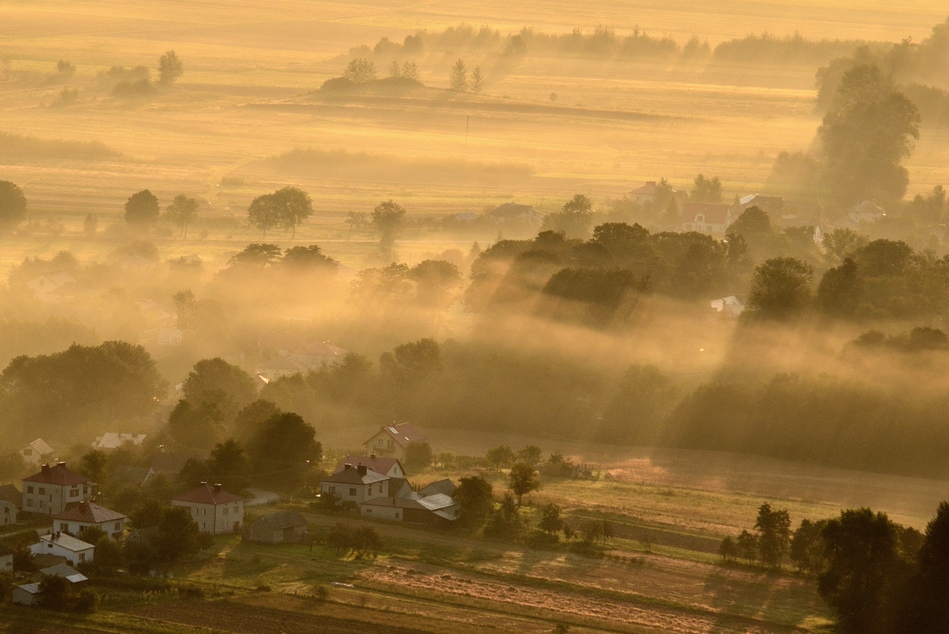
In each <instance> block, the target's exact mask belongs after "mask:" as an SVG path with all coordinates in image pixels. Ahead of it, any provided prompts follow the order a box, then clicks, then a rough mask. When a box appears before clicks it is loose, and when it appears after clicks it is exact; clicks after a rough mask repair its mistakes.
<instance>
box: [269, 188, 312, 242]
mask: <svg viewBox="0 0 949 634" xmlns="http://www.w3.org/2000/svg"><path fill="white" fill-rule="evenodd" d="M273 196H274V197H273V205H274V207H275V209H276V214H277V218H278V219H279V225H280V226H281V227H283V228H284V229H290V231H291V234H290V237H291V238H295V237H296V235H297V225H298V224H300V223H302V222H303V221H305V220H306V219H307V218H309V217H310V215H311V214H312V213H313V203H312V201H311V200H310V195H309V194H308V193H306V192H305V191H303V190H302V189H300V188H298V187H289V186H288V187H283V188H281V189H278V190H277V191H275V192H274V193H273Z"/></svg>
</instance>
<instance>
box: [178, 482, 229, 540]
mask: <svg viewBox="0 0 949 634" xmlns="http://www.w3.org/2000/svg"><path fill="white" fill-rule="evenodd" d="M171 505H172V506H181V507H184V508H187V509H189V511H190V513H191V519H193V520H194V521H195V522H196V523H197V524H198V528H199V529H201V531H202V532H204V533H211V534H212V535H223V534H225V533H239V532H240V531H241V527H242V526H243V525H244V498H242V497H241V496H239V495H234V494H233V493H228V492H227V491H225V490H223V489H222V488H221V485H220V484H213V485H212V484H208V483H207V482H202V483H201V486H199V487H198V488H197V489H193V490H191V491H188V492H187V493H182V494H181V495H179V496H178V497H176V498H173V499H172V500H171Z"/></svg>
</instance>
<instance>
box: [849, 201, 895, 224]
mask: <svg viewBox="0 0 949 634" xmlns="http://www.w3.org/2000/svg"><path fill="white" fill-rule="evenodd" d="M847 217H848V218H850V219H851V220H853V221H854V222H879V221H880V220H883V219H884V218H886V210H885V209H883V207H880V206H879V205H878V204H876V201H873V200H865V201H863V202H862V203H859V204H857V205H854V206H853V207H851V208H850V209H848V210H847Z"/></svg>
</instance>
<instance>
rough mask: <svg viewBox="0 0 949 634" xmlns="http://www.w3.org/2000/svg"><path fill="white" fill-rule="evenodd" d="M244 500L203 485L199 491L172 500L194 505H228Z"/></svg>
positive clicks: (189, 492)
mask: <svg viewBox="0 0 949 634" xmlns="http://www.w3.org/2000/svg"><path fill="white" fill-rule="evenodd" d="M243 499H244V498H242V497H241V496H239V495H234V494H233V493H228V492H227V491H225V490H224V489H218V488H216V487H214V486H211V485H210V484H202V485H201V486H199V487H198V488H197V489H194V490H192V491H188V492H187V493H182V494H181V495H179V496H177V497H175V498H172V501H174V502H192V503H194V504H228V503H229V502H240V501H241V500H243Z"/></svg>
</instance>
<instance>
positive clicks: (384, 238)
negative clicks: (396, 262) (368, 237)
mask: <svg viewBox="0 0 949 634" xmlns="http://www.w3.org/2000/svg"><path fill="white" fill-rule="evenodd" d="M372 225H373V226H374V227H375V228H376V231H378V232H379V248H380V249H382V251H384V252H389V251H391V250H392V245H394V244H395V240H396V238H398V237H399V234H401V233H402V229H403V226H404V225H405V209H404V208H403V207H402V206H401V205H399V204H398V203H395V202H393V201H391V200H386V201H383V202H381V203H379V204H378V205H376V208H375V209H373V210H372Z"/></svg>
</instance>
